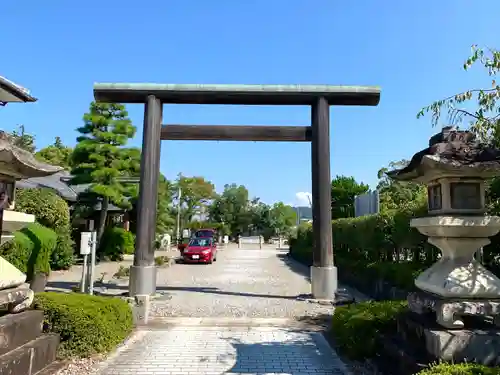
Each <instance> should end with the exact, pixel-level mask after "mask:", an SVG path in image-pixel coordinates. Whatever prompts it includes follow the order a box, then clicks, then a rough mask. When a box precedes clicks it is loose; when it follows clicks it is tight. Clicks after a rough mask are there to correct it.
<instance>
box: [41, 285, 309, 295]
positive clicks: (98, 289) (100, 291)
mask: <svg viewBox="0 0 500 375" xmlns="http://www.w3.org/2000/svg"><path fill="white" fill-rule="evenodd" d="M78 285H79V284H78V283H77V282H70V281H49V282H48V283H47V289H49V290H50V289H56V290H54V291H57V290H67V291H70V290H74V289H75V288H76V287H78ZM113 290H114V291H119V290H122V291H123V293H119V292H118V293H116V292H115V293H113V292H111V291H113ZM156 290H157V291H158V292H160V293H161V292H167V293H168V292H178V291H180V292H192V293H208V294H217V295H226V296H240V297H250V298H251V297H257V298H279V299H287V300H296V299H298V298H300V297H301V295H297V296H283V295H276V294H260V293H246V292H230V291H225V290H221V289H219V288H216V287H177V286H161V285H159V286H157V287H156ZM127 291H128V285H119V284H113V283H99V282H96V283H95V284H94V292H95V294H97V295H108V296H117V295H126V294H127Z"/></svg>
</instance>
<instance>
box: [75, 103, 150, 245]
mask: <svg viewBox="0 0 500 375" xmlns="http://www.w3.org/2000/svg"><path fill="white" fill-rule="evenodd" d="M83 121H84V125H83V126H82V127H80V128H78V129H77V131H78V132H79V133H80V134H81V136H79V137H78V138H77V142H78V143H77V145H76V146H75V149H74V151H73V154H72V160H71V165H73V168H72V171H71V174H72V175H73V178H72V181H71V183H72V184H75V185H79V184H90V186H89V189H88V193H91V194H95V195H97V196H98V197H99V198H100V201H101V214H100V218H99V226H98V231H97V238H98V241H99V240H100V238H101V236H102V233H103V231H104V227H105V223H106V218H107V214H108V207H109V204H110V203H112V204H114V205H116V206H119V207H122V208H124V209H126V208H130V207H131V204H130V195H131V190H132V189H131V188H130V186H127V185H124V184H122V183H121V182H120V178H122V177H127V176H132V175H134V174H136V173H138V170H139V167H140V150H138V149H135V148H126V147H125V146H126V144H127V142H128V140H129V139H130V138H132V137H133V136H134V135H135V132H136V128H135V126H134V125H133V124H132V121H131V120H130V119H129V117H128V113H127V111H126V109H125V106H123V105H121V104H109V103H96V102H92V103H91V104H90V109H89V112H88V113H86V114H85V115H84V116H83Z"/></svg>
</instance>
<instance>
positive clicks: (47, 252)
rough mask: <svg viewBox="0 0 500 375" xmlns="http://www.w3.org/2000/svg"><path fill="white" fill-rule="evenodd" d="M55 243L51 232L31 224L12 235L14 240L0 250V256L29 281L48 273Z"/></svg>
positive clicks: (54, 237)
mask: <svg viewBox="0 0 500 375" xmlns="http://www.w3.org/2000/svg"><path fill="white" fill-rule="evenodd" d="M56 243H57V235H56V233H55V232H54V231H53V230H51V229H49V228H46V227H44V226H43V225H41V224H39V223H32V224H29V225H28V226H26V227H25V228H23V229H21V230H20V231H18V232H16V233H14V239H13V240H12V241H9V242H7V243H6V244H4V245H3V246H2V247H1V248H0V255H1V256H2V257H4V258H5V259H6V260H7V261H9V262H10V263H12V264H13V265H14V266H15V267H17V268H18V269H19V270H20V271H22V272H24V273H26V275H27V279H28V280H31V279H32V277H33V275H34V274H35V273H45V274H47V275H48V274H49V273H50V270H51V268H50V257H51V254H52V252H53V251H54V248H55V247H56Z"/></svg>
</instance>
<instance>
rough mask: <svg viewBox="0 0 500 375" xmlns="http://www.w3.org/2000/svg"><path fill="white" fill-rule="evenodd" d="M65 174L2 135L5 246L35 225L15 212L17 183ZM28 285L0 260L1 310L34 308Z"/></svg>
mask: <svg viewBox="0 0 500 375" xmlns="http://www.w3.org/2000/svg"><path fill="white" fill-rule="evenodd" d="M61 170H62V168H61V167H56V166H53V165H50V164H46V163H42V162H40V161H38V160H36V159H35V157H34V156H33V155H32V154H31V153H29V152H28V151H25V150H23V149H20V148H19V147H16V146H15V145H14V143H13V141H12V139H11V137H10V136H9V135H8V134H7V133H5V132H3V131H0V192H5V193H7V196H8V198H9V203H10V204H9V206H8V207H5V208H4V210H3V213H2V216H1V217H0V220H1V221H2V225H1V226H0V228H1V242H2V243H4V242H7V241H9V240H11V239H12V238H13V233H14V232H15V231H18V230H20V229H22V228H24V227H25V226H26V225H28V224H30V223H33V222H34V221H35V217H34V216H33V215H29V214H25V213H22V212H16V211H14V209H15V191H16V189H15V184H16V181H17V180H21V179H25V178H30V177H43V176H49V175H52V174H54V173H56V172H59V171H61ZM25 281H26V275H25V274H24V273H22V272H21V271H20V270H18V269H17V268H16V267H14V266H13V265H12V264H11V263H9V262H8V261H7V260H6V259H4V258H3V257H1V256H0V307H2V306H8V309H9V311H10V312H20V311H22V310H24V309H26V308H28V307H29V306H30V305H31V303H32V301H33V291H31V289H29V287H28V286H27V285H24V283H25Z"/></svg>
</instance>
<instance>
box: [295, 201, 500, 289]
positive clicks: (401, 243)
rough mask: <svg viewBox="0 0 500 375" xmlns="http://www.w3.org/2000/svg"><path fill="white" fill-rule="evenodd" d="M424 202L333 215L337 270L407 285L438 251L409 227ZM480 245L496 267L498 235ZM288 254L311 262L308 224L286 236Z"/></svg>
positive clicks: (421, 212) (368, 279)
mask: <svg viewBox="0 0 500 375" xmlns="http://www.w3.org/2000/svg"><path fill="white" fill-rule="evenodd" d="M426 212H427V208H426V207H425V206H413V207H408V208H406V209H405V210H402V211H399V212H389V213H382V214H377V215H369V216H362V217H357V218H347V219H338V220H333V221H332V231H333V249H334V256H335V262H336V265H337V266H338V268H339V272H341V273H344V274H348V275H362V276H363V277H362V279H363V280H364V281H366V282H367V283H373V282H375V281H382V280H383V281H386V282H388V283H389V284H390V285H392V286H394V287H397V288H400V289H403V290H410V289H411V288H413V285H414V280H415V278H416V277H417V276H418V275H419V274H420V273H421V272H422V271H423V270H425V269H426V268H428V267H429V266H430V265H431V264H433V263H434V262H435V261H436V260H437V259H438V255H439V254H440V251H439V250H438V249H437V248H435V247H434V246H432V245H430V244H429V243H428V242H427V237H426V236H424V235H422V234H420V232H418V231H417V230H416V229H415V228H411V227H410V225H409V224H410V220H411V219H412V218H415V217H419V216H423V215H425V214H426ZM491 241H492V243H491V244H490V245H488V246H486V247H485V248H484V261H485V265H486V266H487V267H488V268H490V269H491V270H492V271H494V272H495V271H498V270H500V267H498V265H497V264H496V263H495V262H497V259H498V249H500V235H497V236H495V237H493V238H492V239H491ZM289 243H290V255H291V256H292V257H293V258H294V259H296V260H298V261H299V262H302V263H304V264H308V265H311V264H312V228H311V226H310V225H309V226H301V227H299V228H298V230H297V234H296V237H294V238H291V239H290V240H289Z"/></svg>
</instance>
